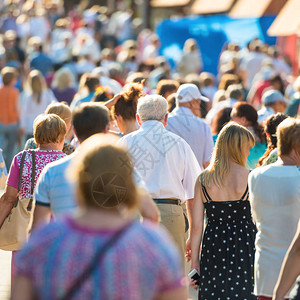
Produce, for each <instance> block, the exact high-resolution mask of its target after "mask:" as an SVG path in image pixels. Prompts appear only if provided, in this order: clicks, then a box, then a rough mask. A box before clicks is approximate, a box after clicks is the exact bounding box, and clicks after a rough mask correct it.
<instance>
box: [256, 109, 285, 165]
mask: <svg viewBox="0 0 300 300" xmlns="http://www.w3.org/2000/svg"><path fill="white" fill-rule="evenodd" d="M287 118H288V116H287V115H285V114H282V113H277V114H275V115H271V116H270V117H269V118H268V119H267V121H266V124H265V133H266V134H268V139H267V140H268V148H267V150H266V152H265V153H264V155H263V156H262V157H261V158H260V159H259V161H258V165H259V166H261V165H262V164H263V163H264V161H265V159H267V158H268V156H269V154H270V153H271V152H272V151H273V150H274V149H275V148H276V147H277V135H276V130H277V127H278V125H279V124H280V123H281V122H282V121H284V120H285V119H287Z"/></svg>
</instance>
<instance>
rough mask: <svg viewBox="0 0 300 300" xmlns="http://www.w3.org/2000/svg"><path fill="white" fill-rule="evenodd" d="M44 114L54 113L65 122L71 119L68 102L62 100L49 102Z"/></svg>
mask: <svg viewBox="0 0 300 300" xmlns="http://www.w3.org/2000/svg"><path fill="white" fill-rule="evenodd" d="M45 114H47V115H48V114H55V115H58V116H59V117H61V118H62V119H63V120H64V121H65V122H66V123H69V122H71V121H72V111H71V109H70V107H69V105H68V104H66V103H64V102H56V103H51V104H49V105H48V106H47V108H46V110H45Z"/></svg>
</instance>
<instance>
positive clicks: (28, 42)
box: [0, 0, 300, 300]
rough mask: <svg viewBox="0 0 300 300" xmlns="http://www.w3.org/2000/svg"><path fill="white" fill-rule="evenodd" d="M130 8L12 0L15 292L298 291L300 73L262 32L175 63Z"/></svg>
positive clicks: (6, 61)
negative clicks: (212, 62) (208, 60)
mask: <svg viewBox="0 0 300 300" xmlns="http://www.w3.org/2000/svg"><path fill="white" fill-rule="evenodd" d="M65 2H66V1H65ZM124 3H125V2H123V1H119V2H118V6H119V7H118V9H117V10H116V11H114V12H112V11H109V9H108V8H107V7H104V6H100V5H93V6H91V5H90V6H87V3H85V2H84V1H83V2H82V3H80V4H78V5H73V6H72V5H66V3H63V1H60V0H40V1H32V0H8V1H4V3H3V4H2V3H1V4H0V10H1V15H0V31H1V38H0V69H1V76H0V83H1V85H0V148H1V149H2V152H0V154H1V153H2V154H3V157H4V161H5V165H6V167H7V169H8V171H9V172H8V176H7V180H6V182H3V180H1V181H0V182H3V183H4V192H3V194H2V196H1V199H0V249H5V250H10V251H13V254H12V299H33V298H40V299H71V298H72V297H74V299H137V300H140V299H178V300H181V299H187V297H188V294H187V285H189V284H190V285H191V286H192V287H194V288H195V289H196V290H198V299H208V300H212V299H220V300H223V299H229V300H231V299H247V300H248V299H259V300H268V299H275V300H283V299H299V297H300V282H299V280H298V283H297V277H298V276H299V275H300V267H299V266H300V261H299V257H300V255H299V253H300V245H299V241H300V229H299V228H300V227H299V228H298V231H297V226H298V224H299V226H300V223H299V220H300V120H299V114H300V109H299V103H300V76H299V77H297V76H293V66H292V65H291V64H290V61H289V60H288V57H286V56H284V55H283V54H282V53H280V49H278V48H277V47H276V46H269V45H266V44H264V43H263V42H262V41H260V40H259V39H253V40H251V41H250V42H249V43H248V44H247V46H246V47H244V48H240V46H239V45H238V44H236V43H231V42H230V43H228V44H226V45H224V49H223V51H222V52H221V53H220V57H219V67H218V74H217V75H216V76H214V75H213V74H210V73H207V72H204V71H203V68H205V61H203V60H202V57H201V50H200V48H199V47H198V45H197V42H196V41H195V40H193V39H188V38H187V40H186V42H185V45H184V48H183V51H182V56H181V57H180V58H179V60H178V62H177V65H176V66H175V68H171V67H170V65H169V64H168V61H167V60H166V59H165V58H164V57H163V56H160V55H159V48H160V40H159V37H158V36H157V35H156V34H155V33H154V32H152V31H150V30H149V29H143V30H142V28H141V23H140V22H139V21H140V20H139V19H137V18H134V14H133V12H132V11H131V10H130V9H128V8H126V6H124ZM64 4H65V5H64ZM0 156H1V155H0ZM0 166H1V168H0V171H1V172H2V170H3V169H4V168H3V167H2V165H0ZM3 174H4V173H2V177H3ZM0 175H1V173H0ZM16 199H17V200H16ZM158 224H159V225H158ZM27 240H28V242H27ZM33 258H34V259H33ZM187 263H190V267H189V269H190V270H191V271H192V270H196V271H195V272H198V275H199V278H198V279H195V278H193V279H189V280H188V279H187V277H186V274H185V272H184V269H185V266H186V264H187ZM195 272H194V273H195ZM299 278H300V277H299Z"/></svg>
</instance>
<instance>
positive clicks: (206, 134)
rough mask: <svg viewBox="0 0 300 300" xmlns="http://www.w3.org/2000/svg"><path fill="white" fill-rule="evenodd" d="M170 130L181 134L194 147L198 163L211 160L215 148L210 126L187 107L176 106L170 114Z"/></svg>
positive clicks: (201, 163) (168, 126)
mask: <svg viewBox="0 0 300 300" xmlns="http://www.w3.org/2000/svg"><path fill="white" fill-rule="evenodd" d="M166 128H167V129H168V130H169V131H171V132H173V133H175V134H177V135H179V136H181V137H182V138H183V139H184V140H185V141H186V142H187V143H188V144H189V145H190V146H191V148H192V150H193V152H194V154H195V156H196V158H197V160H198V163H199V165H200V166H203V164H204V163H205V162H208V161H210V158H211V154H212V151H213V148H214V142H213V138H212V135H211V132H210V128H209V126H208V125H207V124H206V123H205V122H204V121H203V120H202V119H201V118H199V117H197V116H195V115H194V114H193V113H192V111H191V110H190V109H189V108H187V107H176V108H175V109H174V110H173V111H172V113H171V114H170V115H169V119H168V125H167V127H166Z"/></svg>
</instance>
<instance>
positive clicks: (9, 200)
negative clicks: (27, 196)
mask: <svg viewBox="0 0 300 300" xmlns="http://www.w3.org/2000/svg"><path fill="white" fill-rule="evenodd" d="M17 195H18V190H17V189H16V188H14V187H12V186H10V185H6V187H5V190H4V194H3V195H2V196H1V198H0V228H1V226H2V224H3V223H4V221H5V219H6V217H7V216H8V215H9V213H10V211H11V210H12V208H13V207H14V205H15V203H16V201H17Z"/></svg>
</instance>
